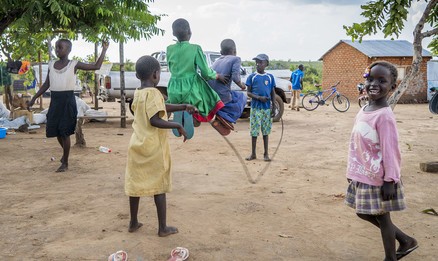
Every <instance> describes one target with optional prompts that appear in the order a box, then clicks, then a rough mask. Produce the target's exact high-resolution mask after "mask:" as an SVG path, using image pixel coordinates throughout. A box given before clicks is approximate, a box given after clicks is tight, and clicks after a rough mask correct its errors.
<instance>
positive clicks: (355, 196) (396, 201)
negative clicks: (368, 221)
mask: <svg viewBox="0 0 438 261" xmlns="http://www.w3.org/2000/svg"><path fill="white" fill-rule="evenodd" d="M394 188H395V195H394V198H393V199H391V200H383V198H382V186H372V185H368V184H364V183H361V182H358V181H354V180H353V181H351V182H350V184H349V185H348V188H347V194H346V195H345V204H346V205H347V206H349V207H351V208H354V209H355V210H356V213H358V214H366V215H382V214H384V213H387V212H390V211H400V210H403V209H405V208H406V205H405V200H404V189H403V184H402V182H401V181H400V182H399V183H396V184H395V185H394Z"/></svg>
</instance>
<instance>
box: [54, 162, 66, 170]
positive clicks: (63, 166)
mask: <svg viewBox="0 0 438 261" xmlns="http://www.w3.org/2000/svg"><path fill="white" fill-rule="evenodd" d="M67 170H68V164H67V163H62V164H61V166H60V167H59V168H58V169H57V170H56V172H65V171H67Z"/></svg>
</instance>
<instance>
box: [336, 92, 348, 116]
mask: <svg viewBox="0 0 438 261" xmlns="http://www.w3.org/2000/svg"><path fill="white" fill-rule="evenodd" d="M332 104H333V107H334V108H335V109H336V110H337V111H338V112H346V111H348V109H350V100H348V98H347V97H346V96H345V95H342V94H338V95H336V96H335V97H333V100H332Z"/></svg>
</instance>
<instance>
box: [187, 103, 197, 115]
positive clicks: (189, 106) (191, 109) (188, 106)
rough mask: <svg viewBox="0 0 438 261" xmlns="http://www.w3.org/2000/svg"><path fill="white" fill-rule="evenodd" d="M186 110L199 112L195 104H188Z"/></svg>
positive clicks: (191, 112)
mask: <svg viewBox="0 0 438 261" xmlns="http://www.w3.org/2000/svg"><path fill="white" fill-rule="evenodd" d="M186 112H188V113H190V114H193V113H195V112H196V113H197V112H198V109H197V108H196V107H195V106H193V105H190V104H187V105H186Z"/></svg>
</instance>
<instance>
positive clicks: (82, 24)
mask: <svg viewBox="0 0 438 261" xmlns="http://www.w3.org/2000/svg"><path fill="white" fill-rule="evenodd" d="M149 2H153V1H152V0H126V1H123V0H119V1H116V0H105V1H103V0H100V1H96V0H2V4H1V5H0V34H1V41H0V44H1V46H0V47H1V48H2V51H4V52H5V51H6V52H8V53H14V56H15V57H25V56H28V55H31V56H34V55H35V53H36V50H41V48H44V47H43V46H44V42H45V41H46V40H47V39H51V38H54V37H56V36H59V37H65V38H69V39H77V38H78V35H79V34H81V35H82V37H83V38H84V39H85V40H87V41H90V42H98V41H101V40H109V39H111V40H114V41H116V42H126V41H127V40H128V39H134V40H140V39H142V38H144V39H150V38H151V37H152V36H153V35H159V34H163V33H164V31H163V30H162V29H159V28H157V27H156V24H157V22H158V21H160V19H161V17H162V16H163V15H153V14H151V13H150V11H149V6H148V3H149ZM20 50H21V51H20ZM22 53H24V55H23V54H22Z"/></svg>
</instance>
